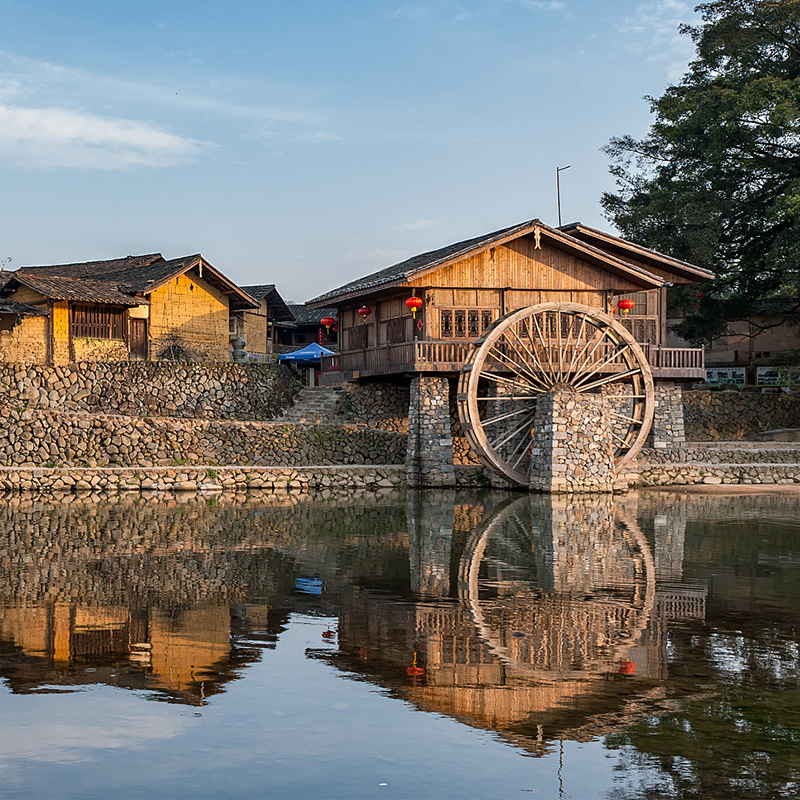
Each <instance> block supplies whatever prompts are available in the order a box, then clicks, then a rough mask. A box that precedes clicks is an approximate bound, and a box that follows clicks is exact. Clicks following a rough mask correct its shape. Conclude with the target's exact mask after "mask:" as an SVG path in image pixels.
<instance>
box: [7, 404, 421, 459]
mask: <svg viewBox="0 0 800 800" xmlns="http://www.w3.org/2000/svg"><path fill="white" fill-rule="evenodd" d="M405 444H406V441H405V436H403V434H399V433H390V432H388V431H378V430H374V429H371V428H365V427H361V426H343V427H338V426H323V425H317V426H312V425H292V424H288V423H270V422H257V421H250V422H244V421H238V420H188V419H168V418H162V417H154V418H147V417H143V418H142V417H122V416H102V415H90V414H75V413H69V412H51V411H40V410H35V411H34V410H18V409H14V408H9V407H7V406H6V407H0V465H4V466H13V465H18V466H23V465H24V466H42V465H48V464H49V465H67V466H90V467H94V466H100V467H105V466H144V467H146V466H171V465H182V464H205V465H209V464H212V465H213V464H239V465H258V464H268V465H273V466H297V465H309V464H402V463H403V460H404V457H405Z"/></svg>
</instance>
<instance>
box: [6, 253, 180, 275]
mask: <svg viewBox="0 0 800 800" xmlns="http://www.w3.org/2000/svg"><path fill="white" fill-rule="evenodd" d="M163 260H164V256H162V255H161V253H150V254H148V255H144V256H125V257H124V258H112V259H107V260H105V261H84V262H82V263H80V264H51V265H49V266H42V267H20V270H21V271H24V272H31V271H36V272H37V273H39V274H41V275H60V276H61V277H64V278H100V277H103V278H105V277H107V276H109V275H114V274H118V273H120V272H122V273H127V272H129V271H130V270H138V269H140V268H141V267H144V266H147V265H149V264H153V263H154V262H156V261H163Z"/></svg>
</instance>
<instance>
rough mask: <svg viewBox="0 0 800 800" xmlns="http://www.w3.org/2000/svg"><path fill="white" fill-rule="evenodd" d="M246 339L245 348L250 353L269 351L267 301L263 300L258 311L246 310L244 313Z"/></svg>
mask: <svg viewBox="0 0 800 800" xmlns="http://www.w3.org/2000/svg"><path fill="white" fill-rule="evenodd" d="M243 335H244V340H245V341H246V342H247V347H246V348H245V350H246V351H247V352H248V353H261V354H266V352H267V301H266V300H262V301H261V308H259V310H258V313H255V312H252V313H251V312H247V311H246V312H245V314H244V331H243Z"/></svg>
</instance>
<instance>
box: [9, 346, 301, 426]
mask: <svg viewBox="0 0 800 800" xmlns="http://www.w3.org/2000/svg"><path fill="white" fill-rule="evenodd" d="M299 389H300V386H299V384H298V382H297V380H296V379H295V377H294V376H293V375H292V373H291V372H290V370H288V369H287V368H286V367H283V366H280V365H279V364H277V363H275V362H271V363H265V364H180V363H171V362H150V361H132V362H117V363H78V364H69V365H64V366H22V365H19V364H0V405H9V406H13V407H17V408H29V409H34V408H38V409H54V410H60V411H82V412H85V413H113V414H128V415H131V416H148V415H149V416H162V417H186V418H213V419H259V420H265V419H274V418H275V417H278V416H280V414H281V413H282V412H283V410H284V409H285V408H287V407H288V406H290V405H291V404H292V400H293V397H294V395H295V394H296V393H297V392H298V391H299Z"/></svg>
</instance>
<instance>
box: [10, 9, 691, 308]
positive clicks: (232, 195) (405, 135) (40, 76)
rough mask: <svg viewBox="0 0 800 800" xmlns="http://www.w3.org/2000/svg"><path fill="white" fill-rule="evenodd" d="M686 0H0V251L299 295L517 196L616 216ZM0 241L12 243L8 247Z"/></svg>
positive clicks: (367, 269)
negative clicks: (116, 262) (184, 274)
mask: <svg viewBox="0 0 800 800" xmlns="http://www.w3.org/2000/svg"><path fill="white" fill-rule="evenodd" d="M693 21H696V19H695V16H694V12H693V4H692V3H684V2H682V0H654V1H653V2H647V1H644V2H639V1H638V0H628V1H616V2H615V0H608V2H603V1H602V0H453V1H452V2H451V0H429V1H427V2H426V1H425V0H422V1H421V2H404V0H395V2H383V0H371V1H370V2H367V0H361V1H358V0H288V1H287V0H283V1H282V2H273V0H228V2H224V3H223V2H207V1H205V2H204V0H192V2H184V1H183V0H158V2H151V0H138V2H136V3H111V2H108V0H103V2H94V1H93V0H92V1H89V0H86V1H80V0H0V261H3V262H6V263H5V267H6V268H7V269H14V268H16V267H19V266H22V265H38V264H54V263H55V264H58V263H70V262H78V261H89V260H97V259H104V258H116V257H121V256H125V255H129V254H130V255H135V254H142V253H153V252H160V253H162V254H163V255H164V256H165V258H177V257H179V256H183V255H190V254H194V253H202V255H203V256H204V257H205V259H206V260H207V261H209V262H210V263H211V264H213V265H214V266H215V267H216V268H217V269H219V270H221V271H222V272H223V273H225V274H226V275H227V276H228V277H230V278H231V279H233V280H234V281H235V282H237V283H238V284H240V285H243V286H246V285H251V284H263V283H274V284H275V285H276V286H277V288H278V291H279V292H280V294H281V296H282V297H283V298H284V299H285V300H287V301H295V302H303V301H305V300H307V299H310V298H312V297H314V296H316V295H319V294H322V293H323V292H325V291H328V290H329V289H332V288H335V287H337V286H339V285H341V284H344V283H346V282H348V281H350V280H353V279H356V278H358V277H361V276H363V275H366V274H369V273H371V272H374V271H376V270H378V269H382V268H383V267H386V266H389V265H391V264H394V263H397V262H398V261H402V260H403V259H405V258H408V257H411V256H413V255H416V254H418V253H422V252H425V251H427V250H431V249H435V248H438V247H444V246H445V245H448V244H451V243H453V242H457V241H460V240H462V239H468V238H472V237H475V236H480V235H482V234H484V233H488V232H490V231H493V230H496V229H499V228H503V227H507V226H509V225H514V224H516V223H519V222H522V221H524V220H528V219H532V218H534V217H538V218H540V219H541V220H542V221H543V222H545V223H547V224H551V225H554V224H557V222H558V214H557V203H556V180H555V170H556V167H557V166H558V167H563V166H567V165H569V166H570V169H568V170H565V171H563V172H562V173H561V204H562V218H563V222H564V223H567V222H573V221H578V220H579V221H581V222H583V223H585V224H587V225H591V226H593V227H599V228H602V229H605V230H613V228H612V226H611V225H610V223H609V222H608V221H607V220H605V219H604V218H603V215H602V209H601V207H600V196H601V194H602V192H603V191H609V190H613V188H614V183H613V179H612V178H611V176H610V175H609V174H608V165H609V161H608V157H607V156H606V155H605V154H604V153H603V152H602V151H601V148H602V147H604V146H605V145H606V144H607V143H608V141H609V139H610V138H611V137H613V136H620V135H624V134H632V135H634V136H642V135H643V134H645V133H646V131H647V129H648V127H649V125H650V122H651V116H650V110H649V105H648V103H647V102H646V101H645V100H644V99H643V97H644V96H645V95H651V96H659V95H660V94H661V93H662V92H663V91H664V89H665V88H666V86H667V85H668V84H669V83H671V82H676V81H678V80H679V79H680V76H681V75H682V73H683V72H684V70H685V68H686V66H687V64H688V62H689V61H690V60H691V58H692V56H693V48H692V43H691V41H690V39H689V38H688V37H687V36H681V35H679V34H678V30H677V29H678V25H679V24H680V23H682V22H693ZM9 259H10V261H8V260H9Z"/></svg>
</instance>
